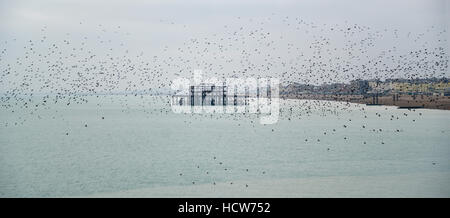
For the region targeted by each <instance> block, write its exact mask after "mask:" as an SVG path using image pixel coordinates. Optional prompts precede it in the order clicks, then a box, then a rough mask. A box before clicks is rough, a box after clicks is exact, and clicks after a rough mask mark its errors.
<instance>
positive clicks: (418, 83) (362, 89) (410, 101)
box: [280, 78, 450, 110]
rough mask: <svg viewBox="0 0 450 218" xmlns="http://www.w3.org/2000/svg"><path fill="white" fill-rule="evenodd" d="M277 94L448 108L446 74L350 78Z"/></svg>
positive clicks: (449, 90) (298, 86)
mask: <svg viewBox="0 0 450 218" xmlns="http://www.w3.org/2000/svg"><path fill="white" fill-rule="evenodd" d="M280 96H281V97H283V98H292V99H315V100H335V101H348V102H353V103H362V104H367V105H395V106H398V107H400V108H433V109H446V110H448V109H450V82H449V79H448V78H429V79H386V80H384V81H381V80H353V81H351V82H350V83H347V84H345V83H333V84H322V85H317V86H316V85H310V84H299V83H291V84H287V85H284V86H282V87H280Z"/></svg>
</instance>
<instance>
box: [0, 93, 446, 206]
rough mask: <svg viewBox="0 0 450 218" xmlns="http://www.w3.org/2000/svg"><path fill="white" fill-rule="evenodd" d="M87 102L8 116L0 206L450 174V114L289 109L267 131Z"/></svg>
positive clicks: (157, 103)
mask: <svg viewBox="0 0 450 218" xmlns="http://www.w3.org/2000/svg"><path fill="white" fill-rule="evenodd" d="M87 99H88V103H84V104H74V103H72V104H71V105H69V106H67V105H66V104H65V103H58V104H49V105H48V106H47V107H46V108H44V107H42V106H38V107H37V109H30V108H28V109H25V108H19V107H13V108H9V109H5V108H2V109H1V110H0V124H1V125H0V197H25V196H28V197H53V196H55V197H57V196H80V195H90V194H95V193H104V192H116V191H122V190H130V189H138V188H147V187H158V186H173V185H186V186H188V185H192V182H195V184H208V183H209V184H212V183H213V182H225V181H234V180H252V179H277V178H307V177H319V176H359V175H363V176H365V175H395V174H405V173H421V172H449V171H450V111H443V110H427V109H418V110H415V111H408V110H402V109H396V108H395V107H386V106H362V105H357V104H346V103H336V102H326V101H306V100H283V101H282V106H281V109H282V114H281V116H280V118H279V121H278V122H277V123H276V124H273V125H261V124H259V118H258V117H257V116H256V115H254V114H251V115H242V114H174V113H173V112H172V111H171V109H170V107H169V106H168V105H167V101H168V99H166V98H163V97H149V96H147V97H142V98H141V97H139V96H138V97H134V96H132V97H130V96H127V97H125V96H100V97H98V98H96V97H87ZM290 108H292V111H291V110H290ZM13 111H14V112H13ZM86 125H87V126H86ZM344 125H345V126H344ZM180 174H182V175H180Z"/></svg>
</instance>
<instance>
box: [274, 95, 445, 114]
mask: <svg viewBox="0 0 450 218" xmlns="http://www.w3.org/2000/svg"><path fill="white" fill-rule="evenodd" d="M280 98H282V99H299V100H327V101H339V102H350V103H357V104H365V105H378V106H397V107H401V108H405V109H408V108H411V109H422V108H423V109H438V110H450V96H425V95H417V96H412V95H399V96H398V98H397V99H396V100H394V96H392V95H387V96H379V97H378V104H373V98H372V97H371V96H363V95H314V94H299V95H293V94H290V95H286V94H280Z"/></svg>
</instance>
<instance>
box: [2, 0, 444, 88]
mask: <svg viewBox="0 0 450 218" xmlns="http://www.w3.org/2000/svg"><path fill="white" fill-rule="evenodd" d="M449 9H450V3H449V1H446V0H377V1H374V0H372V1H369V0H339V1H337V0H305V1H300V0H298V1H293V0H280V1H269V0H192V1H186V0H164V1H163V0H156V1H141V0H127V1H118V0H86V1H85V0H29V1H24V0H0V42H2V44H0V49H6V50H4V51H7V52H4V53H3V54H2V56H1V60H0V66H1V67H2V70H3V72H4V69H6V68H8V69H9V70H11V69H12V70H13V71H14V72H15V73H16V74H18V75H16V76H15V77H14V76H11V75H7V76H3V77H2V80H1V81H0V83H2V85H3V86H4V87H9V88H12V87H14V86H15V85H17V84H19V81H20V80H21V79H23V78H24V74H26V72H24V71H26V70H25V69H24V66H27V64H29V63H30V60H31V62H33V60H34V62H33V64H34V65H33V67H37V66H38V65H39V64H38V63H36V62H38V61H36V60H37V59H36V58H28V60H24V56H26V55H27V53H26V52H27V49H29V48H30V46H29V44H30V40H31V41H32V42H31V43H33V45H32V46H33V48H34V49H35V50H34V51H38V52H40V53H43V52H44V51H47V50H48V49H49V47H51V45H52V44H57V45H59V44H61V46H59V47H58V49H59V50H60V51H62V53H63V54H64V53H66V54H67V55H69V54H70V56H71V57H73V56H72V55H71V54H75V52H73V51H75V50H73V48H72V47H68V46H67V47H64V46H63V45H64V44H65V43H66V42H69V41H70V43H71V44H70V45H75V44H77V45H78V44H79V45H83V46H86V49H90V51H92V53H93V54H95V55H97V57H99V59H104V60H107V59H108V58H110V57H112V56H114V57H123V56H124V55H127V57H128V58H129V59H131V60H130V62H132V63H133V64H134V65H135V66H138V65H143V63H150V65H153V67H154V69H156V68H158V66H159V67H160V68H161V69H163V70H160V73H161V74H163V76H160V77H158V78H160V79H161V80H164V82H165V83H164V85H167V81H170V80H172V79H173V78H175V77H177V76H184V77H189V76H190V74H191V73H192V71H193V70H194V69H201V70H203V71H204V72H205V74H206V75H210V76H218V75H221V76H222V77H227V76H244V75H243V74H244V73H243V72H244V71H245V73H247V74H248V75H247V76H255V75H260V76H276V77H282V81H296V82H303V83H313V84H318V83H321V82H330V83H331V82H348V81H349V80H351V79H355V78H365V79H371V77H377V78H378V77H380V78H392V77H396V76H397V75H396V74H395V73H389V74H386V73H385V72H383V73H382V72H380V70H379V68H378V67H375V66H374V67H372V68H371V69H373V70H372V71H371V72H366V73H361V69H362V68H361V67H360V66H363V65H367V63H369V61H370V60H373V59H374V58H377V57H378V56H380V54H383V55H385V56H386V57H384V59H382V58H381V59H382V60H383V63H386V64H387V65H392V66H390V67H391V68H393V67H394V66H397V65H398V64H400V63H402V64H404V63H403V62H402V61H403V60H400V59H401V58H398V57H402V55H403V57H404V56H405V54H408V52H410V51H409V50H411V49H413V48H414V49H415V50H419V49H425V48H427V49H429V50H428V51H430V50H432V49H434V48H439V47H440V48H443V49H444V52H445V55H444V57H443V58H441V61H442V60H443V61H445V60H447V59H448V55H447V53H448V51H449V48H450V47H449V43H448V41H447V40H446V39H448V38H450V37H449V34H448V31H447V30H448V29H449V20H450V15H449ZM356 25H357V26H356ZM354 27H358V28H359V29H360V30H361V31H360V32H358V33H357V34H349V33H345V30H346V29H347V28H352V30H353V28H354ZM337 29H342V30H343V31H336V30H337ZM331 30H332V31H331ZM236 32H237V34H234V35H233V33H236ZM255 32H256V33H257V34H255V35H258V34H262V33H270V36H269V34H267V36H266V37H265V38H264V39H260V40H258V39H259V38H254V37H253V38H252V37H250V36H249V35H251V34H253V33H255ZM233 37H235V38H233ZM365 37H366V38H370V39H369V41H370V42H367V41H363V39H364V38H365ZM40 40H42V41H41V42H42V43H40V44H39V41H40ZM234 42H242V43H241V44H238V43H235V44H232V43H234ZM320 42H329V43H330V44H332V45H333V46H334V47H326V46H328V45H321V46H322V47H321V48H325V47H326V48H327V49H330V50H332V51H333V52H325V51H324V50H321V48H318V49H314V46H312V45H314V43H320ZM353 42H355V43H359V45H352V44H353ZM207 43H212V44H214V45H219V44H220V43H223V45H219V47H218V48H217V47H211V46H210V47H201V46H200V45H202V44H207ZM362 43H366V44H364V45H363V44H362ZM371 43H374V44H375V45H374V46H372V45H371ZM27 44H28V47H27ZM208 45H211V44H208ZM263 45H265V46H263ZM221 46H222V47H221ZM223 46H228V47H227V48H229V49H224V50H221V49H222V48H223ZM358 46H360V48H358ZM25 47H26V48H25ZM349 47H351V49H352V50H355V51H357V52H361V51H362V50H364V52H362V53H355V52H353V53H352V54H350V53H349ZM71 49H72V50H71ZM333 49H334V50H333ZM189 50H190V51H191V52H187V51H189ZM318 50H320V52H321V53H320V55H319V53H317V52H318ZM389 50H393V51H390V52H392V55H394V56H396V57H392V58H388V55H387V54H386V53H385V52H387V51H389ZM250 51H251V52H250ZM28 52H29V51H28ZM71 52H72V53H71ZM258 52H260V53H261V54H260V53H258ZM92 53H90V54H92ZM256 53H258V54H259V56H258V55H257V54H256ZM300 54H301V55H300ZM264 55H266V56H264ZM79 56H81V54H79ZM319 56H320V58H318V57H319ZM17 57H21V59H20V60H21V62H22V65H20V66H19V65H18V62H17ZM268 57H269V58H268ZM389 57H391V56H390V55H389ZM396 58H397V59H399V60H396ZM417 58H419V57H417ZM381 59H380V60H381ZM425 59H426V57H425V58H422V57H421V58H420V59H418V60H412V61H411V63H409V64H412V62H414V63H416V62H417V61H427V60H428V59H426V60H425ZM26 61H28V62H27V63H25V62H26ZM77 61H79V60H78V59H76V58H66V59H65V63H66V64H71V62H74V63H75V62H77ZM435 61H439V60H430V62H433V63H434V62H435ZM40 62H42V61H40ZM312 62H313V63H312ZM373 62H374V61H372V62H371V63H373ZM394 62H395V63H394ZM447 62H448V61H447ZM325 63H326V66H325ZM440 63H441V62H440ZM442 63H443V62H442ZM442 63H441V64H442ZM8 64H9V65H8ZM321 64H323V65H324V66H320V65H321ZM346 65H350V66H352V67H348V68H349V69H350V70H349V69H346V67H345V66H346ZM355 66H356V67H355ZM44 68H45V66H44V65H41V67H40V69H39V70H38V69H34V71H33V72H36V71H39V73H40V74H41V75H43V77H45V75H46V74H49V73H48V72H46V71H45V70H43V69H44ZM244 68H245V69H244ZM369 68H370V67H369ZM391 68H390V69H391ZM139 69H142V68H139ZM333 69H334V70H333ZM421 69H422V68H421ZM427 69H428V68H427ZM308 70H309V71H308ZM250 71H252V73H251V74H250V73H248V72H250ZM334 71H339V72H334ZM385 71H388V70H385ZM416 71H417V70H415V72H414V73H413V72H407V73H405V75H402V74H401V73H399V75H398V77H402V76H403V77H411V75H414V74H415V73H417V72H416ZM438 71H439V70H438ZM330 72H331V74H330ZM396 72H397V71H396ZM28 73H29V72H28ZM65 73H67V74H75V73H77V72H75V71H70V72H69V71H67V72H65ZM152 73H153V74H155V73H157V72H156V71H152ZM137 74H138V75H135V74H133V75H130V76H129V77H128V80H129V83H128V84H130V82H131V83H135V84H138V83H139V80H140V78H139V77H142V74H139V73H137ZM290 74H293V75H291V76H286V75H290ZM419 74H420V73H419ZM428 75H433V76H436V75H437V76H442V75H444V76H449V75H450V74H449V72H448V68H445V69H441V70H440V71H439V72H428V73H423V75H421V76H428ZM48 76H49V77H51V76H50V75H48ZM133 77H134V78H133ZM41 78H42V77H41ZM13 83H14V84H13ZM141 85H143V84H142V83H141ZM153 85H158V84H153ZM138 86H139V85H138Z"/></svg>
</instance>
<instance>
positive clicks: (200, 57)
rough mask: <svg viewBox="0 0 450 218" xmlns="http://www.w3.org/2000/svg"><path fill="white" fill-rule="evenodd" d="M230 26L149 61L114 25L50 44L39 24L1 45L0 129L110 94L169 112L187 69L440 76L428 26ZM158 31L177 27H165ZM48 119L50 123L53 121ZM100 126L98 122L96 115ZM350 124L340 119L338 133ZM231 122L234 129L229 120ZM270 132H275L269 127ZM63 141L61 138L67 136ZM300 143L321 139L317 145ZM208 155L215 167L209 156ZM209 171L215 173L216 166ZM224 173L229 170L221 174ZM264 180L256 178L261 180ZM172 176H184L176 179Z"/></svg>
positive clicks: (441, 33) (341, 107)
mask: <svg viewBox="0 0 450 218" xmlns="http://www.w3.org/2000/svg"><path fill="white" fill-rule="evenodd" d="M236 20H237V21H238V22H237V23H239V24H232V25H223V27H222V28H221V31H217V32H216V33H213V34H210V35H208V37H192V38H189V37H188V38H187V39H186V40H185V41H184V42H183V43H182V44H181V45H179V46H175V47H170V46H169V45H163V50H162V52H161V53H158V54H154V55H144V53H143V52H136V53H134V52H132V51H129V50H128V49H127V46H126V43H125V42H123V41H120V40H116V39H115V38H114V39H112V38H110V37H109V35H108V34H106V33H110V32H112V34H123V35H129V33H128V32H127V31H125V30H123V29H124V28H123V27H121V26H117V27H114V28H112V29H108V28H106V27H104V26H102V25H98V26H97V31H98V33H99V34H98V35H97V37H88V36H82V37H81V38H74V37H73V36H72V35H71V34H69V33H68V34H66V35H65V38H63V39H58V40H55V41H51V40H50V39H51V38H53V37H52V36H51V35H49V34H50V32H51V31H48V28H49V27H47V26H44V27H42V29H41V37H40V38H33V39H29V40H27V41H26V42H18V40H17V39H15V38H12V39H9V40H5V41H4V42H3V43H2V44H1V45H0V51H1V54H0V67H1V68H0V70H1V72H0V84H1V87H2V90H1V91H2V93H1V94H0V95H1V97H0V109H1V110H2V112H4V113H11V114H14V113H21V115H20V116H18V117H19V118H18V120H15V121H12V122H10V121H4V122H3V125H4V126H5V127H8V126H14V125H20V124H23V123H25V122H26V119H27V118H26V116H25V115H23V114H28V115H31V116H39V118H41V117H40V114H39V113H38V112H39V110H41V109H44V110H55V112H56V113H57V109H54V107H53V105H56V104H57V105H64V106H65V107H68V108H70V107H72V106H73V105H81V104H86V103H88V102H89V101H90V100H92V98H94V99H95V98H108V96H111V95H122V96H125V98H113V97H111V98H110V100H111V101H113V102H114V103H117V104H120V105H122V106H123V109H122V112H124V113H127V111H129V109H131V107H132V105H131V104H130V102H129V101H128V99H129V98H127V97H130V98H131V97H132V98H133V99H136V98H137V99H139V98H140V99H142V102H141V104H140V107H141V108H142V110H143V111H145V112H146V113H148V114H158V115H164V114H170V113H171V108H170V100H169V98H165V97H164V95H167V94H170V92H169V91H167V90H169V87H170V84H171V81H172V80H173V79H174V78H176V77H178V76H183V77H189V76H190V75H192V73H193V71H194V70H196V69H201V70H203V72H204V74H206V75H205V76H207V77H216V78H219V79H225V78H229V77H244V78H248V77H253V78H264V77H276V78H280V80H281V82H282V84H285V85H286V84H289V83H291V82H296V83H303V84H315V85H317V84H323V83H340V82H348V81H350V80H354V79H374V78H376V79H388V78H408V79H414V78H430V77H447V76H448V62H449V58H448V55H447V53H446V52H447V51H446V50H445V48H444V46H443V45H445V44H446V43H448V42H447V39H446V38H445V36H446V34H447V32H446V30H440V29H438V28H436V27H433V26H431V27H428V28H426V29H425V30H424V32H420V33H412V32H405V33H402V32H401V30H397V29H382V30H380V29H376V28H371V27H368V26H364V25H358V24H350V23H348V22H347V23H344V24H319V23H314V22H308V21H306V20H303V19H301V18H298V17H288V16H286V17H280V16H276V15H271V16H269V17H266V18H259V19H248V20H247V19H244V18H241V17H237V18H236ZM161 22H164V21H161ZM79 25H84V24H83V23H80V24H79ZM166 25H175V26H176V25H179V24H177V23H176V22H169V23H167V24H166ZM185 28H186V27H185ZM279 30H283V31H279ZM186 31H189V28H187V30H186ZM430 39H432V40H431V41H430ZM433 40H434V41H433ZM23 43H24V44H23ZM22 44H23V46H22ZM19 46H20V47H19ZM146 53H147V52H146ZM145 96H154V98H146V97H145ZM152 99H153V100H152ZM160 101H163V102H164V104H165V107H162V108H152V105H153V104H156V102H160ZM96 106H97V107H98V108H100V110H101V108H102V106H103V105H101V103H97V104H96ZM351 110H358V111H360V112H362V115H363V116H365V117H366V118H367V115H368V114H367V112H366V111H365V109H364V107H362V106H358V105H355V104H350V103H345V102H342V103H338V104H331V103H330V102H325V101H318V100H307V101H301V102H298V104H296V105H290V106H286V105H285V106H284V107H283V106H282V107H281V115H280V117H281V118H280V119H284V120H287V121H294V120H298V119H302V118H303V117H305V116H310V115H312V114H315V113H317V111H319V114H321V115H322V116H330V115H337V116H339V114H342V113H345V112H346V111H351ZM185 116H188V117H189V119H187V120H186V121H185V123H186V125H190V124H191V123H192V122H196V121H199V120H202V119H205V118H208V119H234V120H236V121H239V120H241V118H242V117H243V116H253V115H248V114H238V115H236V114H234V115H229V114H214V115H212V114H186V115H185ZM375 116H377V117H379V118H380V119H390V120H398V119H401V118H406V117H407V116H408V112H407V113H405V114H404V117H398V116H397V115H394V114H393V115H391V116H389V117H381V114H378V113H376V114H375ZM52 118H53V119H56V116H53V117H52ZM101 119H105V117H104V115H103V116H101ZM250 122H251V125H252V126H253V127H255V128H257V127H258V125H260V124H258V123H257V122H254V121H253V120H251V121H250ZM351 122H352V121H351V120H348V121H346V123H345V124H343V125H342V130H345V129H346V128H347V127H348V126H349V125H351ZM411 122H415V120H412V121H411ZM80 125H84V127H85V128H89V124H88V123H86V122H83V121H82V123H81V124H80ZM237 125H238V126H240V125H241V123H239V122H237ZM361 128H362V129H367V131H368V132H374V133H375V132H382V131H386V130H384V129H382V128H376V129H375V128H372V129H369V127H368V125H367V124H364V125H363V126H361ZM274 131H276V128H274V129H272V132H274ZM335 131H338V130H336V129H332V130H328V131H324V132H323V135H324V136H326V135H330V134H331V133H332V132H335ZM394 131H395V132H401V131H402V130H400V129H395V130H394ZM64 134H66V135H69V132H64ZM347 137H348V136H347ZM347 137H346V138H345V140H347V139H348V138H347ZM304 140H305V142H310V141H316V142H320V140H321V139H320V138H317V139H312V138H306V139H304ZM380 143H382V144H384V143H386V142H384V141H381V142H380ZM364 144H366V142H364ZM327 151H330V148H328V149H327ZM213 158H214V160H216V157H213ZM217 164H218V165H220V166H221V165H222V162H219V161H218V162H217ZM197 168H199V169H200V166H199V165H197ZM223 170H224V171H228V170H229V169H228V168H225V167H224V168H223ZM246 171H248V169H246ZM205 173H206V174H208V173H209V172H208V171H206V172H205ZM265 173H266V172H265V171H261V174H265ZM179 176H184V174H183V173H181V172H180V173H179ZM192 183H193V184H194V183H195V181H193V182H192ZM214 184H215V182H214ZM246 187H248V184H246Z"/></svg>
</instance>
